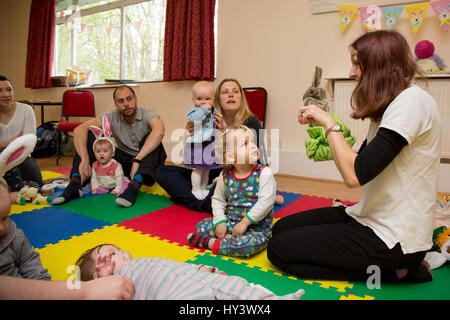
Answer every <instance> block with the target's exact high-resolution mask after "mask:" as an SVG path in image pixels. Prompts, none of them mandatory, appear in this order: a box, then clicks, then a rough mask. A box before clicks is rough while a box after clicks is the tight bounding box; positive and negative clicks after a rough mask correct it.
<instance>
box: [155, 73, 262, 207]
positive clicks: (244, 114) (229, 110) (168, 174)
mask: <svg viewBox="0 0 450 320" xmlns="http://www.w3.org/2000/svg"><path fill="white" fill-rule="evenodd" d="M215 104H216V106H217V109H218V111H219V112H218V113H216V114H214V118H215V122H214V123H215V125H216V127H217V128H218V129H219V130H218V131H219V132H220V130H223V129H224V128H226V127H227V126H231V125H245V126H247V127H248V128H250V129H252V130H254V132H255V138H256V139H255V141H256V145H257V146H258V148H259V149H260V151H261V163H265V159H266V158H265V152H264V149H263V146H262V144H263V143H262V141H260V140H259V134H258V133H259V130H260V129H262V127H261V123H260V122H259V120H258V118H257V117H256V116H255V115H254V114H253V113H251V111H250V109H249V107H248V104H247V101H246V99H245V95H244V92H243V90H242V86H241V85H240V83H239V82H238V81H237V80H235V79H224V80H222V81H221V82H220V84H219V86H218V87H217V88H216V93H215ZM186 129H187V130H188V131H189V132H191V133H193V130H194V125H193V123H188V124H187V125H186ZM216 135H217V133H216ZM221 171H222V169H221V168H219V169H213V170H210V173H209V181H208V183H211V182H212V181H213V180H214V179H215V178H216V177H218V176H219V174H220V172H221ZM191 172H192V169H187V168H183V167H178V166H171V165H164V166H161V167H159V168H158V169H157V171H156V173H155V178H156V181H157V182H158V183H159V184H160V185H161V186H162V187H163V188H164V189H165V190H166V192H167V193H168V194H169V195H170V196H171V198H172V200H173V201H175V202H177V203H180V204H182V205H185V206H186V207H188V208H189V209H192V210H196V211H203V212H209V213H212V209H211V197H212V195H213V193H214V189H215V186H213V187H212V188H211V189H210V191H209V194H208V196H207V197H206V198H205V199H203V200H198V199H197V198H195V197H194V196H193V194H192V184H191Z"/></svg>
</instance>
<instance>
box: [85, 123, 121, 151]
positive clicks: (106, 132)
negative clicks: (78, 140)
mask: <svg viewBox="0 0 450 320" xmlns="http://www.w3.org/2000/svg"><path fill="white" fill-rule="evenodd" d="M102 127H103V129H101V128H99V127H97V126H89V128H90V129H91V131H92V133H93V134H94V136H95V142H94V145H93V148H94V151H95V144H96V143H97V141H100V140H106V141H109V142H110V143H111V145H112V150H113V152H114V151H116V145H115V143H114V141H112V139H111V124H110V123H109V120H108V117H107V116H103V118H102Z"/></svg>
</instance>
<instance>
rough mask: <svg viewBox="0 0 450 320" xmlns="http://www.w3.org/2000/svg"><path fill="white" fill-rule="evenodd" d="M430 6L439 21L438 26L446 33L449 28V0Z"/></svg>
mask: <svg viewBox="0 0 450 320" xmlns="http://www.w3.org/2000/svg"><path fill="white" fill-rule="evenodd" d="M431 6H432V7H433V10H434V12H435V13H436V16H437V17H438V19H439V25H440V26H441V27H442V29H444V31H448V28H449V26H450V0H440V1H435V2H431Z"/></svg>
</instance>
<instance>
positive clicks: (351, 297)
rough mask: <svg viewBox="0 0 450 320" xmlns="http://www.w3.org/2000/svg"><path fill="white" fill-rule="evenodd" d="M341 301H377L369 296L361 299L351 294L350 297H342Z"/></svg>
mask: <svg viewBox="0 0 450 320" xmlns="http://www.w3.org/2000/svg"><path fill="white" fill-rule="evenodd" d="M339 300H375V298H374V297H371V296H367V295H365V296H364V297H359V296H357V295H354V294H349V295H348V296H340V297H339Z"/></svg>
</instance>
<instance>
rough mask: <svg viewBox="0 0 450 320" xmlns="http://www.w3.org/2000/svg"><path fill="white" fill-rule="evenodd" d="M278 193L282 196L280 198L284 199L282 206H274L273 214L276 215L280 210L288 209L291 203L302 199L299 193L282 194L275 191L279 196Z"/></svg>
mask: <svg viewBox="0 0 450 320" xmlns="http://www.w3.org/2000/svg"><path fill="white" fill-rule="evenodd" d="M279 193H281V194H282V196H283V198H284V203H283V205H282V206H279V205H274V206H273V213H277V212H278V211H280V210H281V209H283V208H286V207H288V206H289V205H290V204H291V203H292V202H294V201H295V200H298V199H300V198H301V197H302V195H301V194H299V193H291V192H283V191H278V190H277V194H279Z"/></svg>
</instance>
